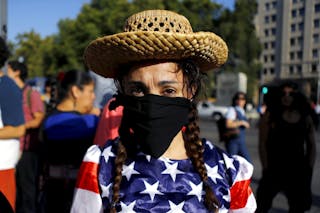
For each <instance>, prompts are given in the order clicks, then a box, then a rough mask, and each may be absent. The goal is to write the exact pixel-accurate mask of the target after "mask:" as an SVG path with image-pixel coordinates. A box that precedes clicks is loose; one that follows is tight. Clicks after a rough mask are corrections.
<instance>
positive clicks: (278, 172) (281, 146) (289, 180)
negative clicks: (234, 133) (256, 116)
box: [257, 82, 316, 213]
mask: <svg viewBox="0 0 320 213" xmlns="http://www.w3.org/2000/svg"><path fill="white" fill-rule="evenodd" d="M271 100H272V102H271ZM311 115H312V108H311V106H310V105H309V102H308V101H307V98H306V97H305V96H304V95H303V94H302V93H300V92H298V91H297V85H296V84H295V83H293V82H284V83H283V85H281V86H280V89H278V90H277V93H274V95H273V96H272V99H270V102H267V111H266V113H265V114H263V116H262V117H261V122H260V126H259V154H260V160H261V165H262V178H261V180H260V181H259V186H258V188H257V204H258V209H257V212H259V213H260V212H262V213H263V212H268V211H269V209H270V208H271V207H272V200H273V199H274V197H275V196H276V195H277V194H278V193H279V192H284V195H285V196H286V197H287V200H288V206H289V211H288V212H289V213H291V212H301V213H302V212H305V211H307V210H309V209H310V207H311V203H312V193H311V181H312V171H313V168H314V163H315V158H316V142H315V129H314V124H313V120H312V116H311ZM297 171H298V172H297ZM297 183H299V184H297ZM297 192H299V193H297Z"/></svg>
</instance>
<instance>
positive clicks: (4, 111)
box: [0, 37, 25, 210]
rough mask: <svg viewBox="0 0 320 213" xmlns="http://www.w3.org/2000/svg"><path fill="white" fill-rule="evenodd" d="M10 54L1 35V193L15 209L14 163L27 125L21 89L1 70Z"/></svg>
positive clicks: (0, 207)
mask: <svg viewBox="0 0 320 213" xmlns="http://www.w3.org/2000/svg"><path fill="white" fill-rule="evenodd" d="M8 56H9V51H8V48H7V46H6V43H5V41H4V40H3V39H2V37H0V192H2V194H3V195H4V197H5V198H6V199H7V200H8V202H9V203H10V205H11V207H12V209H15V199H16V183H15V166H16V163H17V161H18V159H19V155H20V153H19V147H20V143H19V137H21V136H23V135H24V134H25V126H24V116H23V109H22V91H21V89H19V87H18V86H17V85H16V83H15V82H14V81H13V80H11V79H10V78H9V77H8V76H6V75H5V74H4V72H3V70H2V67H3V66H4V65H5V62H6V61H7V59H8ZM9 94H10V95H9ZM0 210H2V206H1V204H0Z"/></svg>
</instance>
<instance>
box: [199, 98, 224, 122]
mask: <svg viewBox="0 0 320 213" xmlns="http://www.w3.org/2000/svg"><path fill="white" fill-rule="evenodd" d="M197 109H198V115H199V117H200V118H204V119H213V120H214V121H217V120H219V119H220V118H221V117H222V116H224V115H225V114H226V113H227V111H228V107H227V106H218V105H215V104H214V103H212V102H210V101H200V102H199V103H198V105H197Z"/></svg>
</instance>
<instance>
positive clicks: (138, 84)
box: [128, 81, 179, 88]
mask: <svg viewBox="0 0 320 213" xmlns="http://www.w3.org/2000/svg"><path fill="white" fill-rule="evenodd" d="M178 83H179V82H178V81H160V82H158V86H164V85H167V84H178ZM128 84H129V85H135V86H140V87H144V88H146V85H145V84H144V83H142V82H141V81H129V82H128Z"/></svg>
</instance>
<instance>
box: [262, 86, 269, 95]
mask: <svg viewBox="0 0 320 213" xmlns="http://www.w3.org/2000/svg"><path fill="white" fill-rule="evenodd" d="M268 90H269V89H268V87H266V86H263V87H262V88H261V92H262V94H264V95H265V94H267V93H268Z"/></svg>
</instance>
